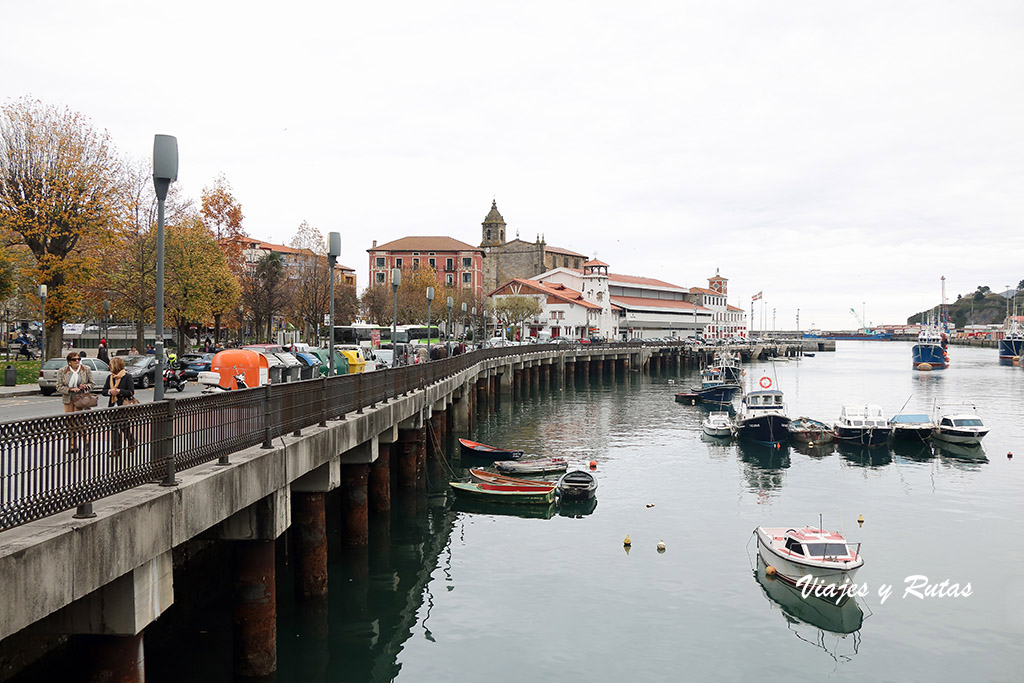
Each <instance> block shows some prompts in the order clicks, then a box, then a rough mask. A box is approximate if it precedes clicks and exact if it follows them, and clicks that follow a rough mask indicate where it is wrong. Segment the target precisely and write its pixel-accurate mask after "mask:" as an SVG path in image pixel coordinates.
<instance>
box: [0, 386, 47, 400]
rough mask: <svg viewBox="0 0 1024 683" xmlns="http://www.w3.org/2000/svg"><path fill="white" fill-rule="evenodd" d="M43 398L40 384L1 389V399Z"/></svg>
mask: <svg viewBox="0 0 1024 683" xmlns="http://www.w3.org/2000/svg"><path fill="white" fill-rule="evenodd" d="M33 395H35V396H42V394H40V393H39V385H38V384H19V385H17V386H13V387H0V399H2V398H10V397H12V396H33Z"/></svg>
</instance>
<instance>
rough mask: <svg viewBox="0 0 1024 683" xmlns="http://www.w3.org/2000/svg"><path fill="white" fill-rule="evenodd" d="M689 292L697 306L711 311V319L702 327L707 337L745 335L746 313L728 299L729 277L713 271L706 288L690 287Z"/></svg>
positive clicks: (717, 337)
mask: <svg viewBox="0 0 1024 683" xmlns="http://www.w3.org/2000/svg"><path fill="white" fill-rule="evenodd" d="M690 294H691V295H692V297H693V301H695V302H696V303H697V305H698V306H701V307H703V308H706V309H708V310H709V311H711V320H710V322H709V323H708V324H707V326H706V327H705V328H704V337H705V338H707V339H731V338H733V337H746V336H747V314H746V311H744V310H743V309H742V308H739V307H738V306H732V305H730V304H729V301H728V294H729V279H728V278H724V277H722V276H721V275H719V274H718V271H717V270H716V271H715V276H714V277H709V278H708V287H707V289H705V288H703V287H690Z"/></svg>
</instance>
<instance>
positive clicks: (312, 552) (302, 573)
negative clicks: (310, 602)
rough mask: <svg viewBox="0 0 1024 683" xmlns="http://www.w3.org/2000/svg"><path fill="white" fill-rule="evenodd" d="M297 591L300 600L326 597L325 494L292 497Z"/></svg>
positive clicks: (302, 494)
mask: <svg viewBox="0 0 1024 683" xmlns="http://www.w3.org/2000/svg"><path fill="white" fill-rule="evenodd" d="M292 522H293V524H294V531H293V539H294V541H295V565H296V566H295V581H296V586H295V588H296V590H297V592H298V594H299V596H301V597H302V598H306V599H309V598H315V597H323V596H325V595H327V514H326V505H325V494H323V493H292Z"/></svg>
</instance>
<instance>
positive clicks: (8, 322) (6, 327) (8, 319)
mask: <svg viewBox="0 0 1024 683" xmlns="http://www.w3.org/2000/svg"><path fill="white" fill-rule="evenodd" d="M449 301H450V299H449ZM4 321H5V323H4V330H5V334H4V348H5V349H7V360H10V359H11V309H9V308H5V309H4Z"/></svg>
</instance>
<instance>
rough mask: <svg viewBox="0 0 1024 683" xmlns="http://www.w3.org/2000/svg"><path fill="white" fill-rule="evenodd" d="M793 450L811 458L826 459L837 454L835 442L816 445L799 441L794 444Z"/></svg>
mask: <svg viewBox="0 0 1024 683" xmlns="http://www.w3.org/2000/svg"><path fill="white" fill-rule="evenodd" d="M793 450H795V451H797V452H798V453H803V454H804V455H806V456H808V457H811V458H824V457H825V456H826V455H832V454H833V453H835V452H836V444H835V442H834V441H829V442H827V443H814V444H811V443H807V442H805V441H797V442H794V443H793Z"/></svg>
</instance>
